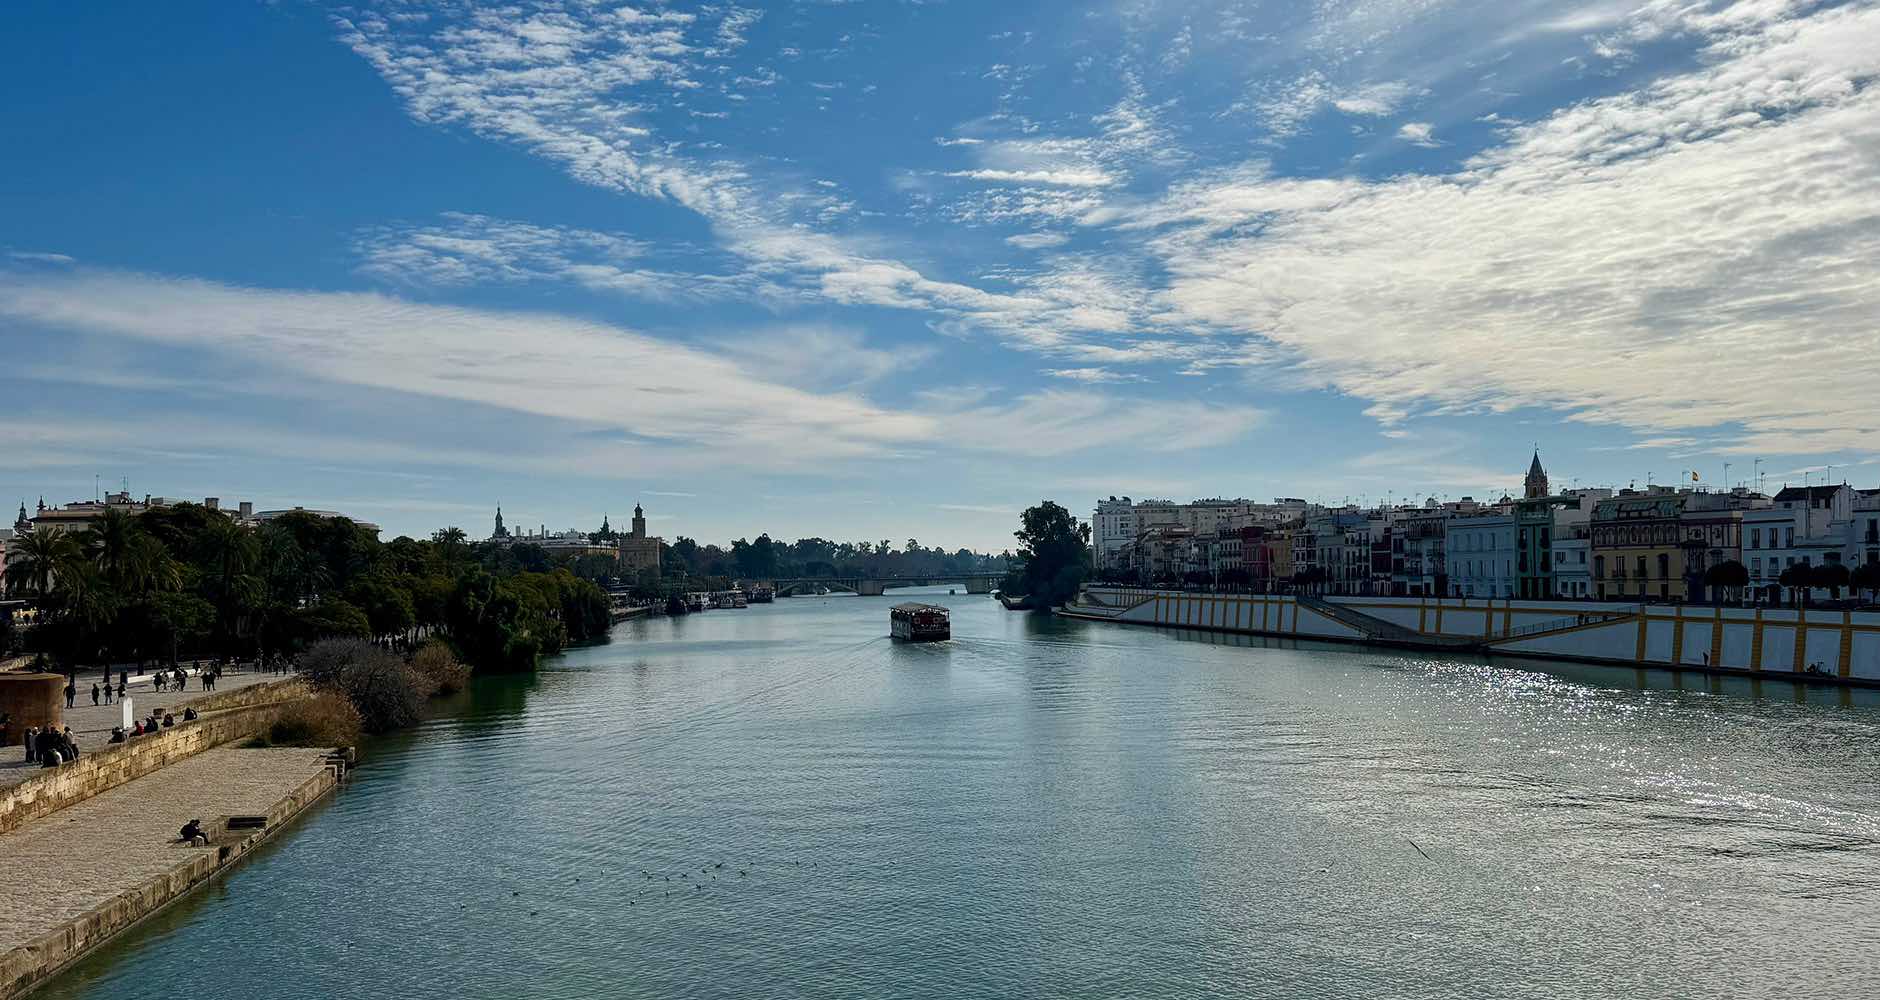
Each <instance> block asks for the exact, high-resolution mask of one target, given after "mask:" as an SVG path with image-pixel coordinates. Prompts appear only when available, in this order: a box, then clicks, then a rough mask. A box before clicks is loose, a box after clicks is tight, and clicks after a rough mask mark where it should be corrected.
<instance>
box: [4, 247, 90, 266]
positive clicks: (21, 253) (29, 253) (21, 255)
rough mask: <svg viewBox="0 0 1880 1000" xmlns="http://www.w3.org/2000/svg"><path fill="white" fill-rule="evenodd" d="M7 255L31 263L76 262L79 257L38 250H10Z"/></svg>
mask: <svg viewBox="0 0 1880 1000" xmlns="http://www.w3.org/2000/svg"><path fill="white" fill-rule="evenodd" d="M7 256H8V257H11V258H13V259H14V260H18V261H24V262H26V263H29V264H75V263H77V259H76V258H73V257H70V256H68V255H66V254H62V253H47V252H44V251H38V250H10V251H8V252H7Z"/></svg>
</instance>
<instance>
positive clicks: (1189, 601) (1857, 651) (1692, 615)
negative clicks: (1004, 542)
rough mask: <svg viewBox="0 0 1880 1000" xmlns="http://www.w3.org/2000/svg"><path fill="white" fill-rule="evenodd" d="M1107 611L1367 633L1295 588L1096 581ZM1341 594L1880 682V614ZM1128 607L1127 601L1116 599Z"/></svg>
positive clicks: (1316, 632)
mask: <svg viewBox="0 0 1880 1000" xmlns="http://www.w3.org/2000/svg"><path fill="white" fill-rule="evenodd" d="M1091 595H1092V597H1094V598H1095V599H1096V604H1097V605H1098V606H1099V607H1101V608H1102V609H1103V611H1102V613H1101V614H1100V615H1098V616H1096V617H1100V618H1103V619H1105V620H1111V621H1120V622H1127V623H1131V624H1143V625H1162V626H1173V627H1179V628H1200V629H1209V630H1215V631H1223V632H1237V633H1244V634H1249V635H1277V636H1283V637H1285V636H1296V637H1299V638H1309V639H1333V640H1344V641H1353V640H1356V641H1362V640H1363V638H1364V637H1363V636H1362V635H1361V634H1359V633H1357V631H1356V630H1354V629H1352V628H1350V627H1348V626H1345V625H1343V624H1342V623H1339V622H1336V621H1332V620H1331V619H1329V618H1326V617H1325V616H1323V615H1319V614H1317V613H1314V612H1313V611H1312V610H1311V609H1310V608H1305V607H1301V606H1300V605H1299V604H1298V603H1297V602H1296V601H1294V600H1293V598H1292V597H1291V596H1289V595H1272V594H1269V595H1260V594H1210V593H1183V592H1180V591H1158V590H1147V589H1139V588H1121V587H1098V588H1091ZM1327 600H1328V601H1329V602H1330V603H1334V604H1338V605H1341V606H1343V607H1346V608H1350V609H1351V610H1353V611H1357V612H1359V613H1362V614H1365V615H1369V616H1371V617H1373V618H1378V619H1381V620H1383V621H1386V622H1389V623H1391V624H1393V625H1397V626H1399V627H1402V628H1405V629H1409V630H1411V631H1414V632H1417V633H1419V634H1421V635H1429V636H1448V637H1454V638H1466V639H1471V640H1474V641H1475V642H1477V643H1479V645H1480V648H1481V651H1483V652H1485V653H1487V654H1488V655H1491V656H1494V655H1516V656H1528V657H1542V658H1556V659H1570V660H1583V661H1588V662H1597V663H1613V664H1625V665H1632V666H1650V667H1679V668H1694V669H1699V670H1715V671H1719V672H1729V673H1745V674H1752V675H1778V676H1779V675H1784V674H1786V675H1790V676H1794V675H1798V674H1803V673H1804V672H1805V671H1806V670H1807V668H1808V667H1809V665H1811V664H1813V665H1816V666H1817V668H1818V669H1819V670H1820V671H1821V672H1822V673H1825V674H1826V675H1827V677H1826V678H1817V677H1811V678H1810V679H1829V680H1834V679H1838V680H1841V681H1844V682H1847V683H1854V684H1866V685H1880V613H1876V612H1867V611H1823V610H1808V609H1798V608H1719V607H1702V606H1686V605H1644V606H1640V605H1637V604H1627V603H1622V602H1599V601H1518V600H1506V599H1496V600H1489V599H1485V598H1436V597H1332V598H1328V599H1327ZM1116 609H1122V610H1120V611H1119V610H1116Z"/></svg>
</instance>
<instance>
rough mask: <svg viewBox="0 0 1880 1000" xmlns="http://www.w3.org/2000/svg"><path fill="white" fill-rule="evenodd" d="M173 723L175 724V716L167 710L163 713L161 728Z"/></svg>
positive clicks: (168, 726) (166, 727)
mask: <svg viewBox="0 0 1880 1000" xmlns="http://www.w3.org/2000/svg"><path fill="white" fill-rule="evenodd" d="M174 725H176V716H174V715H171V714H170V713H168V712H165V713H163V728H165V729H168V728H170V727H171V726H174Z"/></svg>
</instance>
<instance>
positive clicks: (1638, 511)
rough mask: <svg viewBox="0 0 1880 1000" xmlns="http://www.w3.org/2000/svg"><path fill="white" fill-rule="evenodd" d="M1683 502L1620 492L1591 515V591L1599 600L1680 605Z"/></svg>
mask: <svg viewBox="0 0 1880 1000" xmlns="http://www.w3.org/2000/svg"><path fill="white" fill-rule="evenodd" d="M1684 503H1685V496H1684V495H1682V494H1678V493H1676V492H1674V491H1672V490H1670V489H1668V488H1665V487H1658V488H1656V489H1653V490H1650V491H1645V492H1640V491H1636V490H1623V491H1621V492H1620V493H1619V494H1618V495H1617V496H1614V497H1612V498H1611V499H1608V500H1602V501H1600V502H1599V504H1598V505H1597V506H1596V507H1595V508H1594V510H1593V527H1592V535H1593V589H1594V595H1593V596H1594V597H1596V598H1598V599H1600V600H1626V599H1628V598H1629V599H1635V600H1657V601H1682V600H1685V599H1686V597H1687V593H1686V590H1685V577H1684V546H1683V541H1684V535H1683V530H1682V526H1681V525H1680V524H1679V518H1680V517H1681V516H1682V515H1683V513H1684Z"/></svg>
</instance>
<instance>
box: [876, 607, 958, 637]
mask: <svg viewBox="0 0 1880 1000" xmlns="http://www.w3.org/2000/svg"><path fill="white" fill-rule="evenodd" d="M888 623H889V626H890V630H891V633H892V634H893V636H894V637H895V638H896V639H904V640H906V641H908V642H935V641H938V640H940V639H951V638H953V619H952V612H950V611H948V610H947V609H945V608H943V607H940V606H939V605H936V604H917V603H914V602H911V601H910V602H909V603H907V604H897V605H895V606H894V607H893V608H891V609H890V610H889V611H888Z"/></svg>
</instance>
